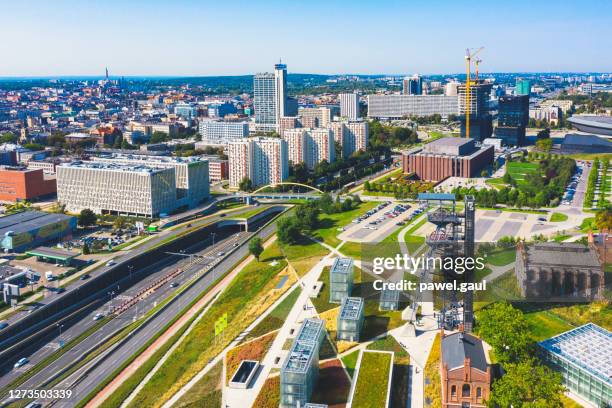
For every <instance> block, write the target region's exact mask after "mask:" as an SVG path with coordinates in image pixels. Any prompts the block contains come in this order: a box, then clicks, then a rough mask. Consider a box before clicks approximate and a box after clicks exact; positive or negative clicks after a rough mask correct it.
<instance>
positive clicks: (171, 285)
mask: <svg viewBox="0 0 612 408" xmlns="http://www.w3.org/2000/svg"><path fill="white" fill-rule="evenodd" d="M178 285H179V284H178V283H176V282H172V283H171V284H170V287H171V288H176V287H177V286H178Z"/></svg>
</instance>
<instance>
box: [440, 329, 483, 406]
mask: <svg viewBox="0 0 612 408" xmlns="http://www.w3.org/2000/svg"><path fill="white" fill-rule="evenodd" d="M441 337H442V339H441V342H440V381H441V383H442V407H443V408H461V407H474V408H485V407H486V406H487V404H486V401H487V399H489V395H490V392H491V384H492V382H493V375H492V370H491V362H490V358H489V356H488V354H487V352H486V351H485V347H484V345H483V342H482V340H480V339H479V338H478V337H475V336H472V335H471V334H468V333H464V332H458V333H453V334H448V335H445V334H444V332H442V333H441Z"/></svg>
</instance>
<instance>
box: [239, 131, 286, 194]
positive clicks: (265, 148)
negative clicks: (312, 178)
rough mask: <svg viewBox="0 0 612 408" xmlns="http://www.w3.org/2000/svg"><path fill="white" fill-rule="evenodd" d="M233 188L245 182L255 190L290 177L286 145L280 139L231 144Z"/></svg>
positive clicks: (243, 141)
mask: <svg viewBox="0 0 612 408" xmlns="http://www.w3.org/2000/svg"><path fill="white" fill-rule="evenodd" d="M227 155H228V162H229V180H230V188H238V187H239V185H240V182H241V181H242V180H243V179H244V178H248V179H249V180H251V183H252V185H253V186H254V187H256V186H263V185H268V184H277V183H280V182H282V181H284V180H285V179H286V178H287V177H288V175H289V152H288V148H287V142H286V141H285V140H283V139H277V138H265V137H257V138H249V139H246V140H242V141H234V142H230V143H229V144H228V152H227Z"/></svg>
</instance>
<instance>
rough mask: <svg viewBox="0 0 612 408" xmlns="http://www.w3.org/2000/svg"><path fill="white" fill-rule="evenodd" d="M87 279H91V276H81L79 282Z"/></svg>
mask: <svg viewBox="0 0 612 408" xmlns="http://www.w3.org/2000/svg"><path fill="white" fill-rule="evenodd" d="M89 278H91V275H89V274H87V273H86V274H83V275H81V277H80V278H79V279H80V280H87V279H89Z"/></svg>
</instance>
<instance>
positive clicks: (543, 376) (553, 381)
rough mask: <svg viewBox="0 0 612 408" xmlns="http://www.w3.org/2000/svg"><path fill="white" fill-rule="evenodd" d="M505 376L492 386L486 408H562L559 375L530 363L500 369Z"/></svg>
mask: <svg viewBox="0 0 612 408" xmlns="http://www.w3.org/2000/svg"><path fill="white" fill-rule="evenodd" d="M504 369H505V371H506V374H505V375H504V376H503V377H501V378H500V379H498V380H497V381H495V383H493V389H492V391H491V398H490V399H489V401H487V405H488V406H489V407H492V408H494V407H504V408H506V407H514V408H562V407H563V403H562V402H561V395H562V393H563V392H564V391H565V387H564V386H563V385H562V383H561V376H560V375H559V374H558V373H555V372H553V371H552V370H550V369H549V368H548V367H545V366H542V365H539V364H538V363H537V362H535V361H534V360H531V359H529V360H526V361H523V362H520V363H516V364H508V365H506V366H504Z"/></svg>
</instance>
